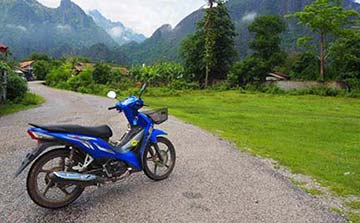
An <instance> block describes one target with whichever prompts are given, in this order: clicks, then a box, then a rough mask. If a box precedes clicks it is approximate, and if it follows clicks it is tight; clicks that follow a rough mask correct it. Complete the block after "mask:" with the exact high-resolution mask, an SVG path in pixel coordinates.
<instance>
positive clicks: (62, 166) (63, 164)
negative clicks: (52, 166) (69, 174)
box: [60, 157, 65, 170]
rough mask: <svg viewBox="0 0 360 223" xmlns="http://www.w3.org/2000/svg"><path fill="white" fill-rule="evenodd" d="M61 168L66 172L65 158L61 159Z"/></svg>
mask: <svg viewBox="0 0 360 223" xmlns="http://www.w3.org/2000/svg"><path fill="white" fill-rule="evenodd" d="M60 167H61V170H65V157H61V158H60Z"/></svg>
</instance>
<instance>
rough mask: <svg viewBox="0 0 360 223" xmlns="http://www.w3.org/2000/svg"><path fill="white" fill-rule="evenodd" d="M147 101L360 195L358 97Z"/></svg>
mask: <svg viewBox="0 0 360 223" xmlns="http://www.w3.org/2000/svg"><path fill="white" fill-rule="evenodd" d="M145 101H146V103H149V104H150V105H151V106H152V107H162V106H167V107H169V111H170V114H171V115H175V116H176V117H178V118H180V119H182V120H184V121H187V122H190V123H192V124H195V125H197V126H200V127H202V128H203V129H206V130H208V131H210V132H213V133H215V134H216V135H219V136H220V137H222V138H225V139H228V140H230V141H233V142H235V143H236V145H237V146H238V147H239V148H241V149H250V150H251V151H252V153H254V154H258V155H261V156H263V157H271V158H273V159H275V160H277V161H279V162H280V164H281V165H284V166H287V167H289V168H290V169H291V170H292V171H293V172H295V173H302V174H306V175H310V176H313V177H314V178H315V179H317V180H318V181H319V182H321V183H322V184H323V185H325V186H329V187H330V189H331V190H332V191H333V192H336V194H338V195H342V196H345V195H350V194H353V195H356V196H359V195H360V172H359V170H360V100H359V99H351V98H336V97H320V96H289V95H268V94H241V93H240V92H237V91H226V92H204V91H201V92H200V91H194V92H189V93H185V94H184V95H182V96H178V97H145ZM220 158H221V157H220Z"/></svg>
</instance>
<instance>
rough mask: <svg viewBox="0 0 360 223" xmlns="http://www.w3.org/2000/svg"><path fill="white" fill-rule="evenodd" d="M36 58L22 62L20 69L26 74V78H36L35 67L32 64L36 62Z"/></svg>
mask: <svg viewBox="0 0 360 223" xmlns="http://www.w3.org/2000/svg"><path fill="white" fill-rule="evenodd" d="M34 62H35V61H34V60H30V61H24V62H22V63H20V69H19V70H21V71H22V72H23V73H24V75H25V78H26V80H28V81H30V80H33V79H34V74H33V67H32V65H33V64H34Z"/></svg>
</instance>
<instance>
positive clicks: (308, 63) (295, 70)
mask: <svg viewBox="0 0 360 223" xmlns="http://www.w3.org/2000/svg"><path fill="white" fill-rule="evenodd" d="M319 67H320V64H319V60H318V58H317V57H316V55H314V54H313V53H311V52H304V53H302V54H299V55H297V56H296V58H295V59H294V64H293V66H292V68H291V72H290V75H291V76H292V77H293V78H295V79H300V80H317V79H318V76H319V73H320V71H319Z"/></svg>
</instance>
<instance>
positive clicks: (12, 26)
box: [6, 24, 27, 32]
mask: <svg viewBox="0 0 360 223" xmlns="http://www.w3.org/2000/svg"><path fill="white" fill-rule="evenodd" d="M6 27H7V28H11V29H17V30H19V31H23V32H26V31H27V28H26V27H25V26H20V25H13V24H7V25H6Z"/></svg>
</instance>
